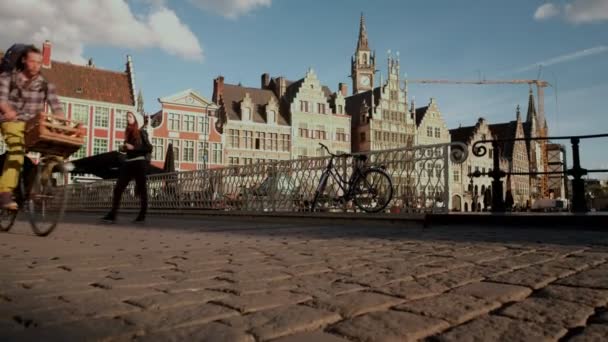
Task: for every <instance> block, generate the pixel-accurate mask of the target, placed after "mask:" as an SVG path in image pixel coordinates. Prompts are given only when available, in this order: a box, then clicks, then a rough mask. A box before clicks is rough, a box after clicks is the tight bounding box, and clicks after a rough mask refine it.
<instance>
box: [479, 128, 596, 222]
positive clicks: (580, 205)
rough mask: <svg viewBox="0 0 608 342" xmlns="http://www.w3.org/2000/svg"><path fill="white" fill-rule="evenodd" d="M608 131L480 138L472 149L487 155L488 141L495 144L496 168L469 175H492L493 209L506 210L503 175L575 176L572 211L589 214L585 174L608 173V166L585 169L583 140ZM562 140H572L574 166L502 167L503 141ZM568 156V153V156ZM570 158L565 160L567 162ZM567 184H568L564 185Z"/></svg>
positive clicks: (480, 155)
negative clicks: (544, 168)
mask: <svg viewBox="0 0 608 342" xmlns="http://www.w3.org/2000/svg"><path fill="white" fill-rule="evenodd" d="M607 137H608V133H606V134H593V135H577V136H555V137H537V138H517V139H496V140H480V141H477V142H475V143H474V144H473V148H472V152H473V155H475V156H477V157H483V156H484V155H486V153H487V152H488V149H487V147H486V146H485V144H491V145H492V149H493V151H494V153H493V154H492V162H493V168H492V169H490V170H488V171H487V172H480V171H479V170H477V171H475V172H472V173H470V174H469V176H470V177H482V176H488V177H491V178H492V211H493V212H504V211H506V209H507V208H506V206H505V191H504V187H503V180H502V178H504V177H506V176H509V175H510V176H537V175H562V176H563V177H564V179H565V180H567V179H568V176H571V177H572V189H571V190H572V191H571V192H572V197H571V198H572V205H571V211H572V212H575V213H585V212H587V211H588V208H587V203H586V199H585V180H584V179H583V176H585V175H587V174H590V173H601V172H608V169H585V168H583V167H582V166H581V160H580V146H579V145H580V142H581V140H587V139H598V138H607ZM549 140H550V141H558V140H569V141H570V144H571V145H572V167H571V168H570V169H564V170H563V171H541V172H539V171H531V172H507V171H504V170H501V169H500V159H501V157H502V148H501V146H502V144H504V143H510V142H516V141H549ZM564 158H565V156H564ZM565 162H566V161H565V160H564V163H565ZM564 186H567V185H566V184H564Z"/></svg>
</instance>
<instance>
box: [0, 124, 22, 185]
mask: <svg viewBox="0 0 608 342" xmlns="http://www.w3.org/2000/svg"><path fill="white" fill-rule="evenodd" d="M0 129H1V130H0V131H1V132H2V137H3V138H4V142H5V143H6V159H5V160H4V167H3V168H2V175H1V176H0V192H13V190H14V189H15V188H16V187H17V183H18V182H19V174H20V173H21V168H22V167H23V159H24V156H25V122H23V121H10V122H3V123H2V124H1V125H0Z"/></svg>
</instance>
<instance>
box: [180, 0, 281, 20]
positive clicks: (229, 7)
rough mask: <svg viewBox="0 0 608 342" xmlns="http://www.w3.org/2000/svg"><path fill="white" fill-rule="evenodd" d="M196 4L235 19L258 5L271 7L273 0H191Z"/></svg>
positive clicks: (206, 9)
mask: <svg viewBox="0 0 608 342" xmlns="http://www.w3.org/2000/svg"><path fill="white" fill-rule="evenodd" d="M190 2H191V3H192V4H194V5H195V6H197V7H199V8H201V9H203V10H205V11H211V12H214V13H217V14H220V15H222V16H224V17H226V18H230V19H235V18H237V17H239V16H241V15H244V14H247V13H249V12H251V11H253V10H255V9H256V8H258V7H270V4H271V2H272V0H190Z"/></svg>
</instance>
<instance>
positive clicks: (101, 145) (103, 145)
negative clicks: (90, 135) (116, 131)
mask: <svg viewBox="0 0 608 342" xmlns="http://www.w3.org/2000/svg"><path fill="white" fill-rule="evenodd" d="M106 152H108V140H107V139H100V138H94V139H93V155H96V154H100V153H106Z"/></svg>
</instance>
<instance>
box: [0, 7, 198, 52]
mask: <svg viewBox="0 0 608 342" xmlns="http://www.w3.org/2000/svg"><path fill="white" fill-rule="evenodd" d="M157 3H158V4H159V5H158V6H155V7H153V8H151V9H150V11H149V13H147V14H145V15H135V14H134V13H133V12H132V11H131V8H130V7H129V5H128V4H127V2H126V1H123V0H20V1H15V2H6V1H2V2H0V27H3V28H4V29H2V30H0V47H2V48H3V49H6V48H8V47H9V46H10V45H11V44H12V43H14V42H24V43H33V44H36V45H37V46H40V45H41V44H42V42H43V41H44V40H47V39H48V40H50V41H51V43H52V44H53V59H56V60H64V61H71V62H72V63H84V62H85V58H84V56H83V55H82V54H83V50H84V46H89V45H92V46H95V45H97V46H115V47H121V48H133V49H141V48H160V49H162V50H164V51H165V52H167V53H169V54H172V55H175V56H178V57H181V58H184V59H188V60H196V61H201V60H202V59H203V51H202V48H201V45H200V43H199V41H198V39H197V38H196V36H195V35H194V34H193V33H192V31H191V30H190V29H189V28H188V26H186V25H185V24H184V23H182V22H181V21H180V19H179V18H178V17H177V15H176V14H175V12H174V11H172V10H170V9H168V8H167V7H164V6H163V5H162V3H161V2H157Z"/></svg>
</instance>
